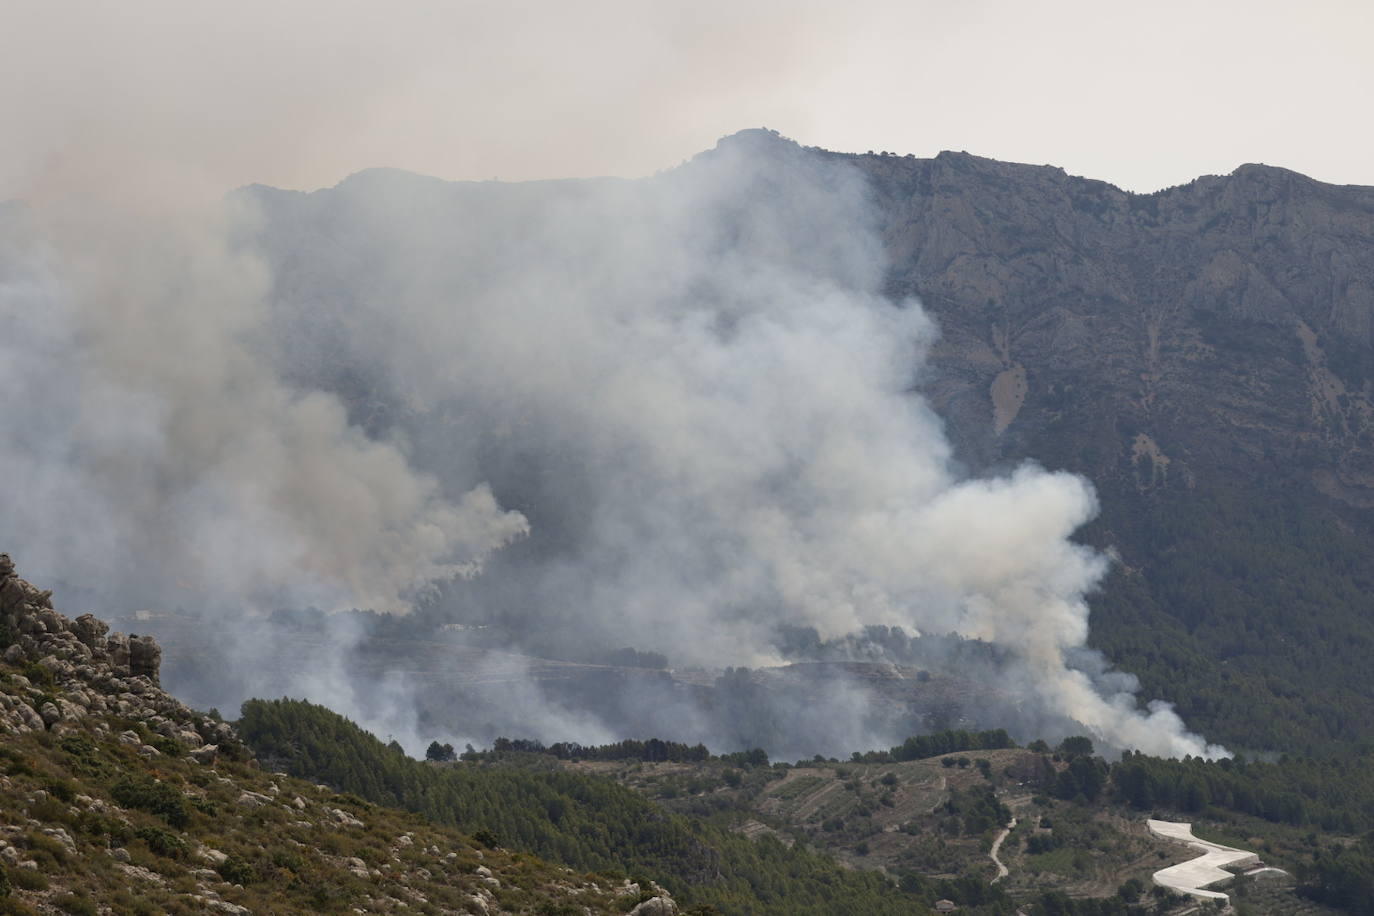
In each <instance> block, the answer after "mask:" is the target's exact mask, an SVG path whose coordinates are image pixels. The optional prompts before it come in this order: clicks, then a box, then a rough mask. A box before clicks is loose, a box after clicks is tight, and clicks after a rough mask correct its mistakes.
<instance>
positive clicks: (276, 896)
mask: <svg viewBox="0 0 1374 916" xmlns="http://www.w3.org/2000/svg"><path fill="white" fill-rule="evenodd" d="M29 670H30V671H31V672H32V673H34V674H35V675H37V672H38V671H40V670H42V669H38V668H37V666H30V669H29ZM36 684H37V686H36ZM35 694H37V695H35ZM64 696H65V694H64V692H63V690H62V688H61V687H59V686H56V685H53V684H52V683H51V682H50V681H49V682H46V683H44V682H35V681H33V680H31V679H30V678H28V677H26V676H24V675H22V674H20V673H19V671H17V670H15V669H13V668H12V667H10V666H5V665H3V664H0V700H3V701H4V702H5V703H7V704H13V703H24V704H30V703H33V704H37V705H41V704H42V703H46V702H51V701H52V700H53V699H62V698H63V697H64ZM7 708H12V707H7ZM126 739H127V740H126ZM145 748H147V749H151V752H150V750H147V749H145ZM221 751H222V752H223V753H222V754H221V756H220V757H219V759H218V760H217V761H215V762H214V763H212V764H205V763H197V762H196V761H194V760H193V759H191V757H190V756H189V755H188V753H187V751H186V749H185V748H184V747H181V746H179V745H178V744H177V743H176V742H174V741H171V740H168V739H166V738H164V737H162V736H160V735H156V734H154V733H152V732H150V731H149V730H148V728H147V727H146V725H145V723H143V722H142V721H140V720H137V719H128V718H122V717H120V716H116V715H108V716H99V717H97V716H90V717H87V718H85V719H82V720H81V721H80V723H79V724H78V723H76V722H73V721H67V720H64V721H62V722H59V723H57V724H55V725H54V726H53V727H52V728H51V729H48V730H43V729H40V730H37V731H32V732H28V733H24V734H16V733H9V734H6V735H5V736H4V740H3V744H0V853H3V855H0V914H16V916H34V914H38V913H68V914H75V916H95V914H97V913H105V914H110V916H154V914H175V916H198V914H204V913H209V912H221V913H228V914H247V913H250V912H252V913H278V914H292V913H298V914H316V913H349V912H353V911H355V908H358V909H363V910H366V911H368V912H379V911H386V910H390V909H394V908H396V907H397V905H398V904H399V903H404V904H405V905H406V906H408V907H409V908H411V909H412V910H413V911H414V912H418V913H430V914H439V913H457V912H466V911H468V910H469V908H470V907H471V906H472V899H473V897H474V895H481V894H487V895H489V896H490V899H491V902H492V903H493V904H496V905H499V906H500V907H501V908H502V909H504V910H508V911H511V912H522V913H545V914H557V913H571V912H577V913H582V912H583V910H582V909H581V907H583V906H585V907H588V908H589V909H590V911H592V912H595V913H624V912H625V911H626V910H627V909H628V908H629V905H627V898H626V897H624V896H622V895H621V894H619V893H617V890H618V888H619V885H620V882H619V881H618V880H616V879H612V878H608V877H601V878H595V879H594V878H588V877H586V876H582V875H578V874H575V873H573V872H571V871H568V870H567V869H565V868H561V867H556V866H551V865H548V864H546V863H544V862H541V861H539V860H537V859H535V858H533V857H530V856H522V855H518V854H514V853H508V852H505V851H503V850H498V849H493V848H491V847H490V846H485V845H483V844H482V843H481V842H480V841H474V840H472V839H470V838H468V837H466V836H464V835H462V834H460V833H458V832H457V831H456V830H454V829H452V828H447V827H441V826H435V825H434V824H432V823H429V822H426V821H424V820H423V819H421V818H418V817H416V816H414V815H412V814H408V813H405V812H402V811H397V810H391V809H386V808H383V807H380V806H377V805H375V804H372V803H370V802H366V801H364V800H362V799H360V798H357V797H355V796H345V795H338V794H336V793H334V792H332V791H329V790H323V789H321V788H320V787H318V786H316V785H314V784H311V783H307V782H303V781H301V780H296V779H291V778H288V777H286V776H283V775H279V774H271V773H267V772H265V771H263V770H262V769H260V768H259V767H258V766H257V765H256V764H254V763H252V762H251V761H249V760H248V758H247V756H246V754H243V753H242V752H241V749H240V752H239V753H234V750H233V748H231V747H222V748H221ZM479 867H480V868H487V869H489V871H490V873H491V874H492V875H493V876H494V881H495V884H493V883H491V882H488V881H486V880H484V877H483V876H482V875H481V874H479V873H478V872H477V869H478V868H479ZM598 882H599V883H598ZM570 899H576V901H577V903H578V909H576V910H575V911H574V910H570V909H565V908H564V907H565V905H566V901H567V900H570ZM636 900H637V898H633V899H628V904H630V905H632V904H633V903H634V902H635V901H636Z"/></svg>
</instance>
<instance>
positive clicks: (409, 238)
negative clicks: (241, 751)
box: [0, 132, 1222, 755]
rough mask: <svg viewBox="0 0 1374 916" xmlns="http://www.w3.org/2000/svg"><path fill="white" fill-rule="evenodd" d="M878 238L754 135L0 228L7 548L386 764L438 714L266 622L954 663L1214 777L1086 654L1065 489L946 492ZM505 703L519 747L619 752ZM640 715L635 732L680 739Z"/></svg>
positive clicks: (1048, 483) (698, 657) (915, 331)
mask: <svg viewBox="0 0 1374 916" xmlns="http://www.w3.org/2000/svg"><path fill="white" fill-rule="evenodd" d="M874 218H875V213H874V208H873V207H872V205H871V203H870V201H869V199H868V196H867V190H866V187H865V185H864V183H863V181H862V179H861V177H860V176H859V174H858V173H857V172H856V171H854V170H852V169H851V168H850V167H849V166H847V165H846V164H845V162H844V160H843V159H842V158H840V157H830V156H827V155H824V154H820V153H816V152H811V151H806V150H803V149H801V148H800V147H797V146H795V145H793V144H790V143H787V142H784V141H781V140H779V139H777V138H774V137H772V136H770V135H768V134H765V133H762V132H749V133H746V134H744V135H740V136H738V137H736V138H733V139H731V140H729V141H724V142H722V144H721V145H720V146H719V147H718V148H717V149H716V150H714V151H712V152H711V153H708V154H704V155H702V156H700V157H698V158H697V159H696V160H694V161H692V162H691V163H688V164H687V165H685V166H683V167H681V168H679V169H676V170H674V171H671V172H668V173H665V174H662V175H660V176H657V177H655V178H652V179H645V180H641V181H633V182H631V181H616V180H604V181H592V182H542V183H531V184H524V185H502V184H495V183H488V184H457V185H455V184H446V183H443V182H438V181H435V180H431V179H424V178H420V177H417V176H413V175H409V174H406V173H398V172H388V171H374V172H366V173H361V174H359V175H357V176H354V177H353V178H351V179H348V180H347V181H345V182H343V183H342V184H341V185H339V186H338V187H337V188H334V189H331V190H327V191H320V192H316V193H314V194H309V195H306V194H298V193H293V192H279V191H274V190H271V189H266V188H250V189H245V190H243V191H240V192H237V193H235V194H233V195H231V196H230V198H229V201H228V203H227V204H225V206H224V207H223V208H222V209H221V210H218V211H216V212H215V214H214V216H213V218H211V217H207V216H206V215H204V214H199V213H197V214H194V215H187V214H184V213H183V214H181V215H180V216H178V218H177V219H175V220H171V219H169V218H167V217H166V216H165V214H164V215H159V216H158V217H157V218H153V217H149V216H146V214H141V213H136V214H130V213H128V212H127V210H123V209H115V210H105V209H102V208H101V207H100V206H99V205H98V204H96V205H91V206H88V207H84V208H82V209H80V210H75V211H74V210H72V209H71V208H70V207H66V208H58V209H57V210H56V212H51V213H50V212H46V211H40V210H39V209H38V208H35V209H34V210H33V211H30V210H28V209H25V208H21V207H11V208H10V209H9V210H7V211H6V212H5V215H4V217H3V232H4V233H5V235H4V236H3V243H0V259H3V260H0V284H2V285H0V321H4V322H5V326H6V327H8V328H11V329H13V331H12V332H11V333H10V334H8V335H7V336H6V337H5V339H4V340H3V341H0V384H3V386H4V388H3V390H4V391H5V392H6V397H5V400H4V402H3V403H4V406H3V415H2V419H3V421H4V424H5V428H6V429H8V430H12V431H18V432H17V434H16V435H11V436H7V437H6V438H5V440H4V441H3V443H0V479H4V480H5V481H6V483H7V486H8V489H9V491H10V494H11V496H10V500H9V502H10V508H9V510H8V511H7V512H6V513H5V515H4V517H3V519H0V543H5V544H8V545H10V549H11V552H13V553H15V554H16V555H18V556H20V557H22V558H23V562H24V567H25V569H26V570H27V571H28V573H29V574H30V576H31V577H33V578H35V579H40V578H41V579H42V580H44V581H50V582H66V583H79V584H82V585H83V586H85V587H86V588H88V589H89V591H88V592H81V593H76V592H73V594H74V595H76V594H79V595H80V598H81V599H82V600H85V601H87V602H89V603H92V604H94V605H95V607H94V609H97V610H105V611H107V612H109V611H110V610H115V611H120V612H127V611H128V610H130V609H132V608H135V607H142V606H154V607H162V608H170V607H175V606H181V607H184V608H187V609H188V610H190V611H191V612H198V613H201V614H203V615H204V619H205V620H206V621H207V623H206V626H208V627H214V628H216V632H217V633H218V634H220V636H221V639H222V646H221V652H220V654H221V655H222V656H224V657H225V658H228V659H230V660H231V664H230V667H232V668H233V669H235V670H236V671H237V673H238V675H239V676H240V678H241V680H243V681H245V682H246V683H248V684H249V685H250V686H251V685H253V684H254V680H255V678H256V677H257V676H258V672H260V671H262V672H266V671H267V670H268V669H269V668H270V669H271V670H273V671H274V672H275V674H273V675H272V677H275V678H277V679H278V680H276V681H273V682H272V683H273V686H277V685H278V684H279V683H282V681H281V680H280V679H281V678H282V674H281V672H282V671H283V670H284V669H290V670H291V675H290V676H289V677H287V678H286V681H285V682H284V683H285V684H286V689H289V690H292V691H295V692H304V693H306V694H308V695H309V696H310V697H311V698H312V699H315V700H317V701H320V702H323V703H326V704H327V705H331V706H334V707H335V708H340V709H341V710H342V711H344V712H349V713H352V714H354V715H358V716H360V717H361V718H363V719H364V721H367V722H388V723H390V727H388V728H386V729H385V730H387V731H393V732H395V731H404V732H405V735H406V737H407V738H408V739H409V740H412V741H414V740H419V738H420V733H419V732H418V731H417V730H416V728H417V726H415V725H414V723H413V721H412V722H411V724H409V725H404V726H403V725H400V724H397V723H400V722H402V721H403V717H399V716H398V713H397V710H403V709H407V708H410V709H414V708H415V707H416V706H417V705H419V700H418V696H419V695H420V694H422V693H423V692H424V691H425V690H426V689H429V685H426V684H423V683H419V682H417V681H416V680H415V679H414V678H408V677H407V676H405V675H403V674H396V673H394V672H393V673H392V674H390V675H386V674H383V673H380V672H375V671H374V672H367V671H363V670H361V669H358V668H353V667H350V666H349V664H347V663H345V662H344V661H342V660H344V659H346V658H348V655H349V652H350V651H351V650H352V648H353V647H354V646H355V645H356V644H357V642H358V638H359V636H358V634H357V633H355V632H352V631H351V630H348V628H346V627H341V628H339V629H335V630H333V631H332V632H327V633H325V634H323V635H321V636H320V637H319V639H318V641H317V644H316V645H315V651H314V652H313V654H311V655H310V656H309V657H310V658H312V659H316V660H317V661H314V662H312V663H311V665H309V666H302V665H300V664H299V660H300V656H299V654H297V655H296V657H295V661H296V664H294V665H292V664H290V663H289V662H288V661H287V660H285V659H282V658H277V659H270V658H269V657H270V656H271V654H272V652H273V651H274V649H273V647H270V646H269V647H264V646H263V645H262V640H261V639H260V638H258V636H259V635H260V633H261V627H263V626H264V625H265V623H264V618H263V617H262V616H261V615H262V614H263V613H265V612H267V611H270V610H271V609H273V608H278V607H298V608H299V607H305V606H316V607H320V608H326V609H331V610H334V609H344V608H350V607H358V608H371V609H375V610H379V611H384V612H389V613H404V612H406V611H407V610H409V609H411V608H413V607H415V606H417V604H418V605H419V606H421V607H422V608H423V609H425V611H426V612H427V613H430V614H437V615H439V616H440V617H441V618H443V619H452V620H455V621H456V620H461V621H464V622H466V623H468V624H470V625H473V626H478V625H483V626H487V627H491V628H494V629H497V630H499V631H500V632H501V633H502V634H504V635H505V637H506V638H508V639H509V640H511V641H512V644H513V645H520V644H525V645H533V644H536V643H538V642H539V641H540V640H544V641H545V642H547V641H548V639H549V638H550V634H553V638H555V639H558V640H566V641H567V642H568V643H569V644H570V645H571V644H576V645H578V646H580V647H581V649H582V650H583V651H590V648H592V647H595V646H597V645H602V646H605V647H613V646H625V645H632V646H635V647H636V648H639V649H645V650H654V651H658V652H661V653H663V654H665V655H667V656H668V657H669V658H670V659H671V661H672V662H673V663H674V664H675V665H679V666H687V665H700V666H713V667H719V666H725V665H748V666H763V665H769V664H776V663H777V662H778V661H779V660H780V656H779V649H778V641H777V634H778V632H779V629H780V627H783V626H792V627H809V628H814V630H815V631H816V633H817V634H818V635H819V636H820V637H821V638H834V637H843V636H845V635H846V634H851V633H854V632H856V631H860V630H861V629H862V628H864V627H866V626H875V625H881V626H886V627H902V628H904V630H905V631H908V632H915V633H925V634H945V633H957V634H960V635H962V636H964V637H968V638H971V639H978V640H982V641H984V642H986V643H988V644H991V646H993V647H996V648H997V649H998V650H999V653H1000V654H999V655H998V663H997V664H996V666H995V668H989V669H988V670H987V672H986V676H988V677H995V678H996V680H997V683H998V685H999V686H1001V687H1002V688H1004V689H1005V690H1007V691H1011V692H1013V693H1014V694H1016V695H1017V696H1020V697H1023V698H1025V699H1024V700H1023V705H1025V706H1027V707H1030V708H1031V709H1030V712H1029V713H1028V714H1030V715H1032V716H1033V715H1041V716H1045V717H1058V718H1059V719H1062V720H1065V721H1072V722H1074V723H1078V724H1080V725H1081V726H1082V727H1083V728H1084V729H1086V730H1088V731H1089V732H1090V733H1091V734H1092V735H1094V736H1095V737H1096V738H1097V739H1099V741H1101V742H1102V743H1103V744H1105V745H1107V746H1110V747H1115V748H1139V749H1142V750H1145V751H1148V752H1151V753H1157V754H1165V755H1183V754H1195V755H1197V754H1207V755H1215V754H1218V753H1222V751H1221V749H1219V748H1215V747H1210V746H1208V745H1206V743H1205V742H1204V741H1203V740H1202V739H1200V738H1198V737H1197V736H1195V735H1192V734H1189V733H1188V732H1187V731H1186V730H1185V729H1184V727H1183V724H1182V723H1181V721H1180V720H1179V719H1178V717H1177V716H1176V715H1175V714H1174V713H1173V712H1172V711H1171V710H1169V709H1168V708H1167V707H1166V706H1163V705H1160V704H1152V705H1150V706H1149V707H1148V708H1147V709H1146V710H1145V711H1142V710H1140V709H1139V708H1138V707H1137V702H1136V699H1135V696H1134V692H1133V688H1134V684H1133V682H1131V681H1130V679H1129V678H1128V677H1121V676H1116V675H1112V674H1111V673H1110V672H1109V671H1107V670H1106V669H1105V667H1104V666H1103V665H1102V664H1101V661H1100V659H1098V658H1097V657H1096V656H1094V655H1093V654H1092V653H1090V652H1087V651H1086V650H1085V649H1084V646H1085V644H1086V641H1087V636H1088V633H1087V619H1088V611H1087V606H1086V603H1085V595H1087V594H1088V593H1089V592H1090V591H1091V590H1092V589H1093V588H1094V587H1095V586H1096V584H1097V582H1098V581H1099V580H1100V578H1101V577H1102V575H1103V573H1104V571H1105V568H1106V561H1105V559H1104V558H1103V557H1102V556H1100V555H1098V554H1096V553H1094V552H1093V551H1091V550H1089V549H1087V548H1085V547H1083V546H1081V545H1076V544H1074V543H1073V542H1072V541H1071V540H1070V537H1071V535H1072V534H1073V532H1074V531H1075V530H1076V529H1077V528H1078V527H1079V526H1081V525H1082V524H1083V523H1084V522H1086V521H1088V520H1089V519H1090V518H1091V517H1092V515H1093V514H1094V512H1095V510H1096V504H1095V497H1094V495H1093V493H1092V491H1091V489H1090V487H1089V486H1088V485H1087V484H1086V482H1084V481H1083V480H1082V479H1080V478H1077V477H1074V476H1072V475H1068V474H1063V473H1051V472H1047V471H1045V470H1042V469H1040V468H1038V467H1036V466H1033V465H1026V466H1023V467H1021V468H1019V469H1017V470H1015V471H1013V472H1012V473H1010V474H1008V475H1006V476H1002V477H997V478H991V479H972V480H970V479H960V478H959V477H958V476H957V475H956V474H955V473H954V471H953V470H952V468H951V461H950V448H949V445H948V443H947V441H946V439H945V437H944V435H943V432H942V429H941V424H940V421H939V419H938V418H937V417H936V416H935V415H934V414H933V413H932V412H931V411H930V409H929V407H928V406H927V405H926V404H925V403H924V402H923V400H922V399H921V398H920V396H919V395H918V394H916V393H915V391H914V389H915V387H918V385H919V381H920V377H921V376H920V373H921V367H922V356H923V353H924V351H925V348H926V347H928V346H929V344H930V342H931V340H932V339H933V336H934V329H933V328H932V327H931V325H930V322H929V320H928V319H927V318H926V316H925V315H924V313H923V312H922V311H921V309H920V307H919V305H918V304H917V303H914V302H892V301H890V300H888V299H887V298H885V297H884V296H883V295H882V294H881V289H882V282H883V275H884V269H885V263H884V258H883V251H882V245H881V241H880V238H879V235H878V233H877V231H876V229H875V225H874ZM82 609H83V610H84V609H86V608H82ZM329 629H330V628H328V627H327V628H326V630H329ZM277 651H280V647H277ZM292 651H297V652H298V650H292ZM269 661H270V662H271V664H269ZM481 664H490V662H482V663H481ZM402 667H403V666H402ZM262 678H263V679H264V680H267V679H268V677H267V675H266V674H263V675H262ZM503 683H504V684H505V685H506V686H505V688H504V689H505V690H506V695H507V696H508V697H509V699H510V702H509V706H508V709H506V710H505V711H504V712H502V713H500V714H501V715H507V716H508V717H509V722H510V723H513V724H516V725H519V726H521V727H525V728H527V729H529V731H530V732H533V733H535V734H534V735H533V736H535V737H542V738H550V739H558V738H572V739H576V740H581V741H584V742H585V741H589V740H604V739H605V738H608V737H615V736H617V735H618V734H619V731H620V729H619V728H618V726H617V723H616V722H606V721H596V720H592V719H586V718H584V719H583V720H581V721H577V722H567V721H561V722H560V721H559V716H561V715H563V714H564V712H565V710H564V709H560V708H559V707H558V706H557V704H555V703H552V702H551V700H550V697H549V695H548V694H547V692H546V691H541V690H539V689H537V688H536V687H534V686H532V678H530V677H527V676H515V677H510V678H507V679H506V680H505V681H503ZM186 686H187V689H189V690H192V691H193V692H194V691H197V690H204V688H205V685H204V684H200V685H192V684H188V685H186ZM259 686H261V685H259ZM669 692H671V691H669ZM646 695H649V694H646ZM651 695H652V696H654V697H655V699H654V701H653V702H654V704H655V706H656V707H657V709H658V712H659V714H660V718H659V720H658V721H660V722H662V723H663V724H664V732H665V734H664V735H663V737H670V738H677V737H681V736H690V737H697V736H699V735H700V733H701V730H702V729H703V728H705V727H706V726H704V725H703V724H702V720H701V718H700V716H699V715H698V710H696V709H695V708H694V706H693V703H692V701H691V698H690V697H685V698H684V697H678V698H677V699H675V700H673V701H671V702H669V701H668V700H666V699H662V697H664V696H666V694H664V693H653V694H651ZM866 702H867V697H866V696H865V694H864V693H863V691H862V690H861V689H859V688H857V687H855V686H854V685H852V684H848V683H844V682H837V683H836V684H835V685H834V689H833V690H832V691H831V693H830V694H829V695H828V696H826V697H820V698H813V701H812V702H811V703H810V704H809V708H810V710H811V712H812V718H813V720H816V721H812V722H811V723H810V725H809V726H808V728H814V729H815V731H814V733H809V734H808V735H806V737H805V738H803V739H800V740H794V742H793V743H792V744H790V745H789V746H788V747H787V748H786V749H787V750H788V751H803V752H804V751H806V750H807V748H806V747H805V744H806V742H807V741H811V742H813V743H814V744H815V745H816V746H817V749H821V746H824V747H825V748H826V749H827V750H828V749H829V748H831V747H833V746H834V745H836V744H838V743H840V742H848V743H849V748H850V749H858V748H859V745H860V744H861V743H863V742H867V743H870V744H871V743H872V742H875V741H879V740H884V739H886V740H891V739H893V738H899V737H900V736H892V735H881V734H875V733H871V732H865V731H864V730H863V729H857V730H856V726H855V724H854V723H858V722H863V721H864V716H863V714H862V711H863V706H864V704H865V703H866ZM805 712H806V709H805V708H800V707H799V708H797V709H792V710H790V711H789V712H788V714H787V715H788V716H789V720H790V721H798V722H800V721H803V719H804V718H805V715H804V714H805ZM412 719H413V716H412ZM993 724H1006V723H993ZM673 731H677V732H678V734H674V733H671V732H673ZM474 733H475V731H474ZM774 750H776V748H774Z"/></svg>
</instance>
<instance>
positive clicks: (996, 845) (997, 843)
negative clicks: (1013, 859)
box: [988, 817, 1016, 884]
mask: <svg viewBox="0 0 1374 916" xmlns="http://www.w3.org/2000/svg"><path fill="white" fill-rule="evenodd" d="M1015 829H1016V818H1015V817H1013V818H1012V819H1011V823H1010V824H1008V825H1007V826H1005V827H1003V828H1002V832H1001V833H999V834H997V839H995V840H993V841H992V849H990V850H988V856H989V857H990V858H991V859H992V864H993V865H996V866H997V877H996V878H993V879H992V880H991V881H990V882H988V883H989V884H996V883H997V882H998V881H1001V880H1002V879H1003V878H1005V877H1006V876H1007V875H1008V872H1007V867H1006V866H1005V865H1003V864H1002V860H1001V859H999V858H997V852H998V850H1000V849H1001V848H1002V841H1003V840H1005V839H1006V838H1007V836H1008V834H1010V833H1011V832H1012V831H1013V830H1015Z"/></svg>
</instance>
